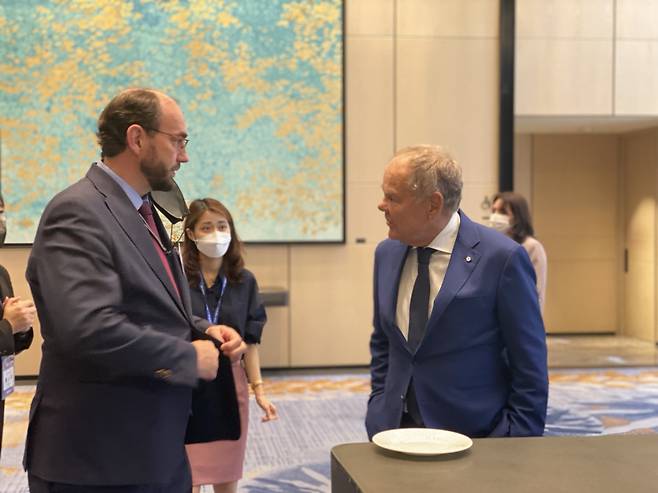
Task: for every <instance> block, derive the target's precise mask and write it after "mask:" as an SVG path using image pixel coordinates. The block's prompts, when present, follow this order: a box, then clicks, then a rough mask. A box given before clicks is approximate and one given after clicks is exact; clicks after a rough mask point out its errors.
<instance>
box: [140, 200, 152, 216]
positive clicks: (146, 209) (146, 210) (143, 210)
mask: <svg viewBox="0 0 658 493" xmlns="http://www.w3.org/2000/svg"><path fill="white" fill-rule="evenodd" d="M139 213H140V214H141V215H142V217H143V218H144V219H146V218H147V217H149V216H153V211H152V210H151V203H150V202H149V201H148V200H144V201H143V202H142V205H141V207H140V208H139Z"/></svg>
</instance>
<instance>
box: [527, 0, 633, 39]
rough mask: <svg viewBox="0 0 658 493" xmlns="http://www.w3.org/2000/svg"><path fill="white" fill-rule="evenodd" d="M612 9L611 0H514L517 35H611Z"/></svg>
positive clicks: (529, 36)
mask: <svg viewBox="0 0 658 493" xmlns="http://www.w3.org/2000/svg"><path fill="white" fill-rule="evenodd" d="M632 1H634V2H635V0H632ZM613 10H614V1H613V0H517V2H516V35H517V37H518V38H607V39H612V33H613Z"/></svg>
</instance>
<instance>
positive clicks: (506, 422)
mask: <svg viewBox="0 0 658 493" xmlns="http://www.w3.org/2000/svg"><path fill="white" fill-rule="evenodd" d="M460 217H461V224H460V227H459V232H458V235H457V239H456V242H455V246H454V249H453V252H452V255H451V257H450V262H449V264H448V268H447V270H446V274H445V278H444V281H443V285H442V286H441V289H440V291H439V293H438V295H437V296H436V299H435V300H434V305H433V308H432V312H431V314H430V317H429V320H428V322H427V327H426V331H425V335H424V337H423V339H422V341H421V343H420V344H419V346H418V348H417V350H416V351H415V352H412V351H411V349H410V348H409V345H408V344H407V341H406V339H405V338H404V336H403V335H402V332H401V331H400V329H399V328H398V327H397V325H396V320H395V313H396V306H397V295H398V285H399V281H400V275H401V272H402V267H403V265H404V261H405V258H406V255H407V251H408V250H409V247H408V246H407V245H404V244H402V243H400V242H398V241H394V240H385V241H383V242H382V243H380V244H379V246H378V247H377V250H376V253H375V269H374V303H375V305H374V331H373V334H372V337H371V341H370V350H371V354H372V362H371V377H372V392H371V394H370V399H369V401H368V411H367V416H366V428H367V431H368V436H369V437H372V436H373V435H374V434H375V433H378V432H380V431H383V430H387V429H392V428H398V427H399V426H400V419H401V416H402V411H403V406H404V399H405V395H406V392H407V388H408V386H409V382H410V380H411V378H412V377H413V382H414V389H415V391H416V398H417V401H418V406H419V409H420V412H421V415H422V417H423V421H424V423H425V425H426V426H427V427H429V428H443V429H447V430H452V431H456V432H459V433H463V434H466V435H468V436H471V437H486V436H532V435H542V433H543V430H544V422H545V419H546V405H547V398H548V372H547V364H546V337H545V333H544V326H543V322H542V318H541V313H540V310H539V302H538V299H537V290H536V288H535V275H534V271H533V268H532V264H531V263H530V259H529V258H528V254H527V253H526V251H525V250H524V249H523V247H522V246H521V245H519V244H517V243H516V242H514V241H513V240H511V239H509V238H507V237H506V236H504V235H502V234H500V233H498V232H496V231H494V230H493V229H490V228H486V227H484V226H481V225H479V224H476V223H474V222H472V221H471V220H469V219H468V217H467V216H466V215H465V214H464V213H463V212H461V211H460Z"/></svg>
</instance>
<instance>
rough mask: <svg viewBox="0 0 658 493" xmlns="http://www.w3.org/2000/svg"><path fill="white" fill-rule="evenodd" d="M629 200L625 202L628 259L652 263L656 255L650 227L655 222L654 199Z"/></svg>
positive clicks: (653, 236) (652, 231)
mask: <svg viewBox="0 0 658 493" xmlns="http://www.w3.org/2000/svg"><path fill="white" fill-rule="evenodd" d="M631 193H632V192H631ZM629 199H630V200H627V202H626V207H627V208H628V212H627V214H626V248H628V251H629V257H630V258H632V259H633V260H637V261H640V262H647V261H650V260H651V261H652V260H653V259H654V257H655V255H656V237H655V236H656V235H655V228H654V227H653V226H652V225H653V224H654V223H655V220H656V199H655V198H654V197H647V196H645V197H642V198H640V200H633V199H632V197H629Z"/></svg>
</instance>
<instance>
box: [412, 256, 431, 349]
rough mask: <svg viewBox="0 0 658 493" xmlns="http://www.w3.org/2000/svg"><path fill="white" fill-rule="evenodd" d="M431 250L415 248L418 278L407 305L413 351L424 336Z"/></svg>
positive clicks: (427, 309)
mask: <svg viewBox="0 0 658 493" xmlns="http://www.w3.org/2000/svg"><path fill="white" fill-rule="evenodd" d="M435 251H436V250H434V249H433V248H417V249H416V253H417V254H418V276H417V277H416V282H415V283H414V289H413V291H412V292H411V303H410V304H409V336H408V341H409V346H410V347H411V350H412V351H415V350H416V348H417V347H418V344H420V341H421V340H422V339H423V335H425V326H426V325H427V317H428V311H429V303H430V272H429V264H430V257H431V256H432V254H433V253H434V252H435Z"/></svg>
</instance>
